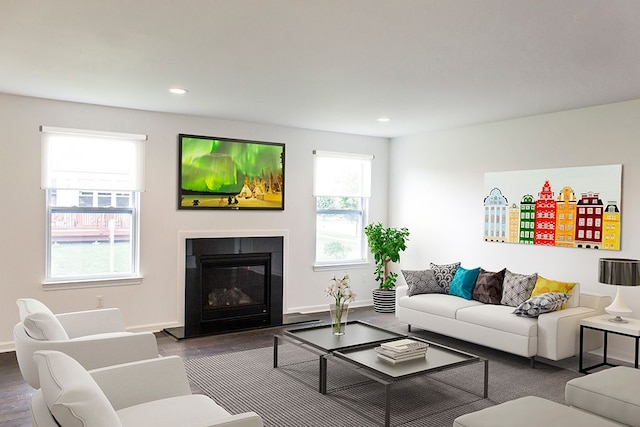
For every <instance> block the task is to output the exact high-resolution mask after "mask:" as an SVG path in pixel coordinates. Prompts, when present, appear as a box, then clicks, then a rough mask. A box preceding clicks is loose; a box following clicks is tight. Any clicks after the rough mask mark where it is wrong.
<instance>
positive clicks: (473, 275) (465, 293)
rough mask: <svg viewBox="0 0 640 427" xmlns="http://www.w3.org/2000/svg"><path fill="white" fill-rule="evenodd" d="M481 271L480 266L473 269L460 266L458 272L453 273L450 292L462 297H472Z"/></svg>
mask: <svg viewBox="0 0 640 427" xmlns="http://www.w3.org/2000/svg"><path fill="white" fill-rule="evenodd" d="M479 272H480V267H478V268H472V269H466V268H463V267H458V269H457V270H456V274H454V275H453V280H452V281H451V285H450V286H449V294H450V295H455V296H458V297H462V298H464V299H471V298H472V296H473V288H474V287H475V286H476V279H477V278H478V273H479Z"/></svg>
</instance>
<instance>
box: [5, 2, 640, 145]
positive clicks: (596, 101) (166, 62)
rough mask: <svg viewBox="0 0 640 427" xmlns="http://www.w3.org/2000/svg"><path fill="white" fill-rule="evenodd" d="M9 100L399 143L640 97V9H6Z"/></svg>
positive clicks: (566, 5) (593, 5)
mask: <svg viewBox="0 0 640 427" xmlns="http://www.w3.org/2000/svg"><path fill="white" fill-rule="evenodd" d="M171 86H181V87H184V88H186V89H188V90H189V92H188V93H187V94H186V95H173V94H171V93H169V92H168V89H169V87H171ZM0 92H4V93H9V94H18V95H25V96H34V97H43V98H51V99H59V100H68V101H76V102H85V103H91V104H99V105H109V106H117V107H127V108H135V109H142V110H151V111H163V112H171V113H180V114H188V115H197V116H206V117H216V118H222V119H232V120H242V121H251V122H259V123H271V124H278V125H285V126H294V127H301V128H308V129H319V130H327V131H337V132H344V133H352V134H361V135H373V136H381V137H397V136H402V135H406V134H413V133H417V132H422V131H430V130H438V129H446V128H452V127H460V126H465V125H471V124H476V123H485V122H491V121H497V120H505V119H510V118H516V117H523V116H529V115H535V114H541V113H548V112H555V111H562V110H569V109H575V108H581V107H587V106H593V105H601V104H608V103H613V102H619V101H626V100H631V99H640V1H637V0H186V1H185V0H183V1H177V0H108V1H99V0H0ZM379 117H389V118H391V121H389V122H386V123H381V122H378V121H377V120H376V119H377V118H379Z"/></svg>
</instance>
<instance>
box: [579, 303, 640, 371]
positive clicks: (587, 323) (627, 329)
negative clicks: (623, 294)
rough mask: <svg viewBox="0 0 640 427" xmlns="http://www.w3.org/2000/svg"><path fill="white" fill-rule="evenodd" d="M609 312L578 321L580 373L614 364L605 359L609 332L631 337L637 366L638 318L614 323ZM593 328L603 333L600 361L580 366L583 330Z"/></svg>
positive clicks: (580, 362)
mask: <svg viewBox="0 0 640 427" xmlns="http://www.w3.org/2000/svg"><path fill="white" fill-rule="evenodd" d="M611 317H612V316H611V315H610V314H602V315H600V316H594V317H587V318H585V319H582V320H581V321H580V354H579V356H580V357H579V368H578V370H579V371H580V373H583V374H588V373H589V371H590V370H592V369H595V368H599V367H601V366H616V365H614V364H612V363H609V362H608V361H607V341H608V340H607V338H608V335H609V334H616V335H623V336H625V337H631V338H633V339H634V340H635V362H634V367H635V368H636V369H637V368H638V352H639V351H640V349H639V348H638V344H639V342H640V319H630V318H625V320H628V321H629V323H616V322H610V321H609V319H611ZM585 329H593V330H596V331H601V332H603V333H604V348H603V353H602V362H601V363H597V364H595V365H592V366H588V367H583V366H582V353H583V348H584V330H585Z"/></svg>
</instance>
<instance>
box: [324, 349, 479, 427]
mask: <svg viewBox="0 0 640 427" xmlns="http://www.w3.org/2000/svg"><path fill="white" fill-rule="evenodd" d="M411 339H413V340H417V341H422V342H426V343H428V344H429V349H428V351H427V355H426V358H424V359H422V358H421V359H415V360H409V361H405V362H400V363H396V364H392V363H389V362H385V361H382V360H379V358H378V356H377V352H376V351H375V350H374V349H375V347H376V346H377V345H376V344H371V345H366V346H362V347H359V348H351V349H346V350H339V351H334V352H333V353H332V354H330V355H325V356H323V357H325V358H326V357H329V356H332V357H333V360H335V361H338V362H342V363H343V364H345V365H347V366H349V367H351V368H352V369H355V370H357V371H358V372H359V373H360V374H362V375H364V376H365V377H367V378H370V379H372V380H374V381H377V382H378V383H380V384H382V385H383V386H384V394H385V405H384V426H385V427H389V426H390V425H391V386H392V385H393V384H394V383H396V382H398V381H402V380H404V379H408V378H412V377H416V376H420V375H429V374H432V373H436V372H441V371H446V370H449V369H454V368H457V367H461V366H466V365H469V364H474V363H482V364H483V365H484V378H483V380H484V384H483V392H482V394H477V393H474V392H472V391H470V390H466V389H464V388H462V387H458V386H455V385H452V384H449V385H451V386H452V387H455V388H458V389H460V390H464V391H467V392H469V393H473V394H476V395H477V396H479V397H482V398H485V399H486V398H487V397H488V396H489V360H488V359H485V358H483V357H480V356H476V355H475V354H471V353H467V352H464V351H461V350H458V349H455V348H452V347H447V346H444V345H441V344H437V343H434V342H431V341H427V340H424V339H421V338H418V337H411ZM361 415H363V416H364V417H366V418H369V419H370V417H369V416H368V415H366V414H363V413H361ZM372 421H375V420H372Z"/></svg>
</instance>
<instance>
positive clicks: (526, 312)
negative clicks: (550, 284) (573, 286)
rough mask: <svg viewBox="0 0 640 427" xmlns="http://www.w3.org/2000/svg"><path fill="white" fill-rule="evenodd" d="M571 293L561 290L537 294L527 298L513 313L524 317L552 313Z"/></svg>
mask: <svg viewBox="0 0 640 427" xmlns="http://www.w3.org/2000/svg"><path fill="white" fill-rule="evenodd" d="M568 299H569V295H567V294H563V293H561V292H547V293H544V294H540V295H536V296H535V297H533V298H531V299H528V300H526V301H525V302H523V303H522V304H520V305H519V306H518V307H516V309H515V310H514V311H513V314H515V315H517V316H522V317H538V316H539V315H541V314H542V313H550V312H552V311H556V310H557V309H559V308H560V307H561V306H562V304H564V302H565V301H566V300H568Z"/></svg>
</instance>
